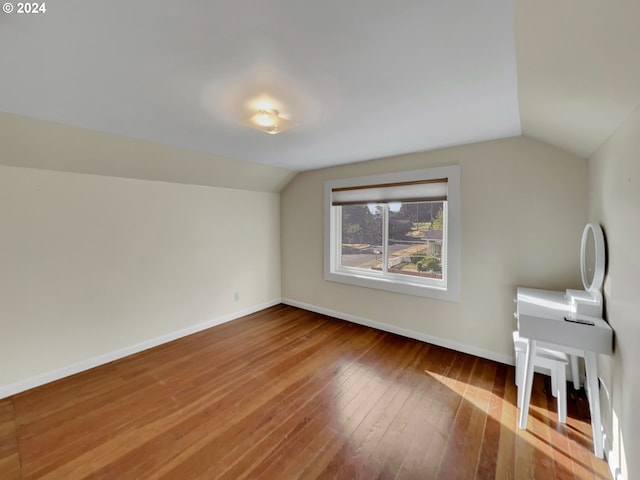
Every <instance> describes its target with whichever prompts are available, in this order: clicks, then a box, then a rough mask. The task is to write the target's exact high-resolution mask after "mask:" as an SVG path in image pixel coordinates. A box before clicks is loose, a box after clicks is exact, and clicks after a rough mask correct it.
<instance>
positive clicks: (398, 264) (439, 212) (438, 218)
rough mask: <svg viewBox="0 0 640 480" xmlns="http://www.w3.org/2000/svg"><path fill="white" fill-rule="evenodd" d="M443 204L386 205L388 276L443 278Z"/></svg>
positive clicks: (412, 203)
mask: <svg viewBox="0 0 640 480" xmlns="http://www.w3.org/2000/svg"><path fill="white" fill-rule="evenodd" d="M443 206H444V202H411V203H402V204H389V258H388V260H387V270H388V271H389V272H390V273H399V274H403V275H413V276H419V277H428V278H437V279H442V240H443V233H444V232H443Z"/></svg>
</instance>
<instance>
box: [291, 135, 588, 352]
mask: <svg viewBox="0 0 640 480" xmlns="http://www.w3.org/2000/svg"><path fill="white" fill-rule="evenodd" d="M451 164H460V165H461V191H462V198H461V207H462V222H461V223H462V249H461V253H462V267H461V278H462V282H461V301H460V302H459V303H451V302H446V301H438V300H433V299H428V298H422V297H415V296H410V295H402V294H396V293H392V292H386V291H381V290H372V289H367V288H362V287H355V286H349V285H344V284H339V283H334V282H328V281H325V280H324V279H323V269H322V266H323V263H322V262H323V259H322V252H323V239H324V236H323V231H322V229H323V202H322V195H323V184H324V181H326V180H333V179H338V178H348V177H356V176H362V175H369V174H377V173H385V172H393V171H402V170H412V169H417V168H424V167H429V166H440V165H451ZM586 174H587V166H586V161H585V160H584V159H578V158H576V157H573V156H572V155H569V154H566V153H563V152H561V151H559V150H557V149H555V148H553V147H550V146H547V145H545V144H543V143H539V142H537V141H535V140H530V139H526V138H523V137H517V138H511V139H504V140H497V141H491V142H485V143H479V144H473V145H467V146H462V147H455V148H447V149H442V150H437V151H432V152H425V153H417V154H412V155H406V156H401V157H394V158H389V159H381V160H374V161H369V162H363V163H358V164H352V165H347V166H342V167H334V168H327V169H322V170H315V171H310V172H304V173H300V174H298V175H297V176H296V177H295V178H294V180H293V181H292V182H291V183H290V184H289V185H288V186H287V187H286V188H285V189H284V190H283V192H282V194H281V195H282V196H281V201H282V213H281V215H282V274H283V276H282V282H283V283H282V288H283V297H284V298H285V299H287V300H290V301H293V302H295V303H297V304H306V305H311V306H314V307H319V308H322V309H325V310H331V311H335V312H340V313H342V314H346V315H347V316H348V315H351V316H356V317H360V318H363V319H366V320H369V321H373V322H378V323H379V324H381V325H382V326H388V327H391V328H392V329H395V330H398V329H402V330H405V331H410V332H416V333H417V334H418V335H419V336H421V338H424V337H425V336H430V337H436V338H438V339H443V340H445V343H447V342H448V343H453V344H457V345H463V346H470V347H472V348H470V349H467V351H472V352H474V353H479V354H483V353H484V354H487V355H488V356H490V358H498V359H510V358H511V356H512V348H513V346H512V340H511V331H512V329H513V328H514V326H515V323H514V319H513V312H514V305H513V298H514V296H515V289H516V286H518V285H520V286H529V287H538V288H549V289H560V290H564V289H565V288H576V287H578V286H580V284H581V283H580V277H579V255H580V252H579V251H580V238H581V234H582V229H583V227H584V224H585V221H586V218H587V206H586V202H585V200H586V184H587V177H586Z"/></svg>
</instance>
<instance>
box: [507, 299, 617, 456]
mask: <svg viewBox="0 0 640 480" xmlns="http://www.w3.org/2000/svg"><path fill="white" fill-rule="evenodd" d="M565 296H566V294H565V292H556V291H551V290H536V289H532V288H518V294H517V299H516V300H517V312H516V317H517V319H518V332H519V333H520V335H521V336H522V337H526V338H528V339H529V342H528V346H527V352H526V360H525V371H526V373H525V382H524V398H523V402H522V409H521V410H520V428H523V429H525V428H527V416H528V413H529V401H530V398H531V385H532V382H533V364H534V362H533V359H534V356H535V349H536V347H537V346H538V342H540V345H539V346H545V347H549V348H552V349H554V350H561V351H564V352H565V353H568V354H571V355H576V356H580V357H584V361H585V370H586V375H587V381H586V383H587V384H586V389H587V392H588V397H589V410H590V413H591V429H592V432H593V447H594V452H595V455H596V456H597V457H598V458H602V456H603V451H602V450H603V446H602V427H601V420H600V395H599V393H598V366H597V361H596V354H597V353H601V354H605V355H611V353H612V338H613V331H612V329H611V327H610V326H609V324H608V323H607V322H605V321H604V320H602V318H597V317H591V316H582V315H578V316H577V318H579V319H585V320H587V321H590V322H593V325H585V324H580V323H575V322H569V321H566V320H565V317H569V318H571V317H572V315H573V310H574V309H573V308H572V306H571V304H570V302H569V300H568V299H567V298H565ZM543 343H544V345H543ZM547 344H552V345H547Z"/></svg>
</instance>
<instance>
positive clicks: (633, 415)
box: [588, 109, 640, 479]
mask: <svg viewBox="0 0 640 480" xmlns="http://www.w3.org/2000/svg"><path fill="white" fill-rule="evenodd" d="M588 163H589V180H590V188H589V219H590V221H593V222H597V223H600V224H601V225H602V227H603V229H604V232H605V236H606V240H607V254H608V270H607V276H606V278H605V285H604V293H605V302H606V303H605V309H606V317H607V320H608V322H609V323H610V324H611V326H612V327H613V330H614V332H615V344H614V355H613V357H602V356H601V357H600V365H599V366H600V373H601V375H600V376H601V379H602V384H603V387H604V388H603V389H602V390H601V399H602V410H603V423H604V428H605V432H606V435H607V439H608V441H609V442H608V443H609V444H610V446H611V447H612V449H613V450H612V452H610V453H609V462H610V464H611V463H612V462H613V464H614V468H618V469H619V474H620V478H624V479H635V478H640V457H639V456H638V453H639V452H640V375H639V374H638V366H639V365H640V348H639V347H638V344H639V342H640V109H636V111H635V113H634V114H633V115H632V117H631V118H629V119H627V121H626V122H624V123H623V125H622V126H621V127H620V128H619V129H618V130H617V131H616V133H615V134H614V135H613V136H612V137H611V138H610V139H609V140H608V141H607V142H606V143H605V144H604V145H603V146H602V147H600V149H599V150H598V151H597V152H596V154H595V155H594V156H593V157H592V158H590V159H589V162H588ZM625 452H626V453H625Z"/></svg>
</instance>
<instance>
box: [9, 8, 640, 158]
mask: <svg viewBox="0 0 640 480" xmlns="http://www.w3.org/2000/svg"><path fill="white" fill-rule="evenodd" d="M639 27H640V2H638V1H637V0H617V1H615V2H602V1H597V0H587V1H585V0H564V1H562V2H557V1H553V0H536V1H531V0H516V1H515V2H513V1H511V0H481V1H477V0H450V1H446V2H443V1H441V0H437V1H436V0H401V1H398V2H389V1H387V0H384V1H383V0H350V1H348V2H344V1H337V0H325V1H322V2H302V1H300V0H261V1H255V0H215V1H207V2H203V1H196V0H183V1H180V2H169V1H166V0H153V1H152V0H138V1H136V2H125V1H122V0H111V1H107V0H93V1H91V2H86V1H82V0H66V1H64V2H53V3H46V13H38V14H33V13H32V14H18V13H15V12H14V13H11V14H3V15H1V16H0V59H1V60H2V62H1V63H0V69H1V77H0V111H4V112H9V113H15V114H20V115H25V116H28V117H34V118H38V119H43V120H50V121H55V122H59V123H63V124H67V125H72V126H77V127H83V128H88V129H92V130H97V131H101V132H109V133H115V134H120V135H125V136H128V137H133V138H139V139H144V140H150V141H154V142H159V143H163V144H167V145H172V146H177V147H183V148H189V149H193V150H197V151H201V152H208V153H212V154H215V155H218V156H222V157H228V158H231V159H239V160H248V161H251V162H257V163H264V164H268V165H272V166H277V167H282V168H286V169H291V170H308V169H313V168H319V167H323V166H329V165H337V164H341V163H350V162H356V161H361V160H367V159H371V158H379V157H386V156H391V155H397V154H402V153H408V152H415V151H421V150H430V149H434V148H439V147H444V146H451V145H459V144H465V143H472V142H477V141H483V140H489V139H494V138H501V137H508V136H514V135H520V134H524V135H527V136H531V137H533V138H536V139H539V140H542V141H545V142H547V143H550V144H553V145H556V146H558V147H560V148H562V149H565V150H567V151H569V152H571V153H574V154H576V155H578V156H581V157H587V156H588V155H590V154H591V153H592V152H593V151H594V150H595V149H596V148H597V147H598V146H599V145H600V144H602V142H603V141H604V140H606V138H607V137H608V136H609V135H610V134H611V133H612V132H613V131H614V130H615V129H616V128H617V126H618V125H619V124H620V123H621V122H622V121H624V119H625V118H627V117H628V115H629V114H630V113H631V112H632V111H633V110H634V109H635V108H637V107H638V105H640V60H639V58H640V55H639V54H638V52H639V51H640V33H639V32H640V28H639ZM261 101H262V102H264V101H269V102H270V103H271V104H272V106H274V107H275V108H277V109H278V110H279V111H280V112H281V114H282V115H283V116H286V117H287V118H289V119H290V120H291V121H292V122H293V123H294V125H295V126H294V127H293V128H292V129H291V130H289V131H286V132H283V133H280V134H278V135H267V134H265V133H264V132H260V131H257V130H252V129H250V128H248V127H247V126H246V125H245V121H246V119H247V118H249V117H250V116H251V115H253V114H254V113H255V109H256V108H257V107H256V106H257V105H258V104H259V103H260V102H261Z"/></svg>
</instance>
